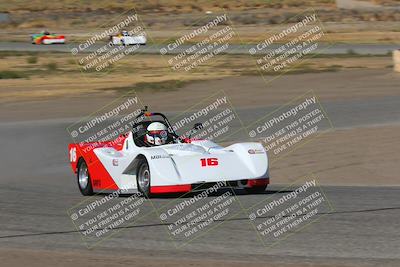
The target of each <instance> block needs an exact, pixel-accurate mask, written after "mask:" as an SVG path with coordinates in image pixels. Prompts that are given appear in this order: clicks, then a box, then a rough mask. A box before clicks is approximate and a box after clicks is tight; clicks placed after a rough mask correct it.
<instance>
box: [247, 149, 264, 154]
mask: <svg viewBox="0 0 400 267" xmlns="http://www.w3.org/2000/svg"><path fill="white" fill-rule="evenodd" d="M247 152H248V153H249V154H264V153H265V150H264V149H249V150H247Z"/></svg>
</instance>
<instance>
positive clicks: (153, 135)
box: [145, 122, 168, 146]
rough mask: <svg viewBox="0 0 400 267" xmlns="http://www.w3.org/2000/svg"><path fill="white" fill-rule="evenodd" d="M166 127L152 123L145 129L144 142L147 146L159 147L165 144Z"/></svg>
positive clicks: (159, 123) (158, 123) (166, 137)
mask: <svg viewBox="0 0 400 267" xmlns="http://www.w3.org/2000/svg"><path fill="white" fill-rule="evenodd" d="M167 139H168V133H167V127H166V126H165V125H164V124H163V123H161V122H152V123H150V125H149V126H148V127H147V133H146V139H145V141H146V142H147V143H149V144H152V145H155V146H160V145H164V144H165V143H166V142H167Z"/></svg>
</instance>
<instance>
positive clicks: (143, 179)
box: [136, 158, 151, 197]
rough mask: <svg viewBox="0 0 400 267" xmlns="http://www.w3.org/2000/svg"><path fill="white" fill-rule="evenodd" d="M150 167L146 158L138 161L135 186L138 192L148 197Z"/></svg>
mask: <svg viewBox="0 0 400 267" xmlns="http://www.w3.org/2000/svg"><path fill="white" fill-rule="evenodd" d="M150 178H151V176H150V168H149V164H148V163H147V160H146V159H144V158H143V159H141V160H140V162H139V163H138V169H137V174H136V180H137V186H138V190H139V192H141V193H142V194H143V195H144V196H145V197H150Z"/></svg>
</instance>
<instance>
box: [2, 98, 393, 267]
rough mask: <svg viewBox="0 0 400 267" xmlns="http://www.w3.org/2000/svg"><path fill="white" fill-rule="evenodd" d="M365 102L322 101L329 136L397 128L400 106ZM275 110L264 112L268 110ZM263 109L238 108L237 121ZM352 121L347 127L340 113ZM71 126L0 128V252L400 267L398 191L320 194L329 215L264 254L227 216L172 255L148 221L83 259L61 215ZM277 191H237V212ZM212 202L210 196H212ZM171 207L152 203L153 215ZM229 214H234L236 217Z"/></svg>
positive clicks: (68, 187) (71, 193)
mask: <svg viewBox="0 0 400 267" xmlns="http://www.w3.org/2000/svg"><path fill="white" fill-rule="evenodd" d="M374 101H375V102H374V106H380V107H382V108H381V109H380V110H378V112H377V111H376V110H374V109H373V108H372V107H371V103H362V102H357V101H356V100H354V102H352V105H346V106H347V107H348V109H351V108H353V110H344V106H345V104H344V103H333V102H332V103H330V102H326V103H323V105H324V106H325V107H326V109H327V111H328V113H329V114H330V116H331V119H332V121H333V123H334V125H335V126H336V127H337V128H342V127H343V128H346V127H354V126H355V124H354V123H355V121H354V120H356V121H357V122H358V126H367V125H374V124H378V123H390V124H398V123H399V122H400V121H399V118H400V116H399V113H400V111H399V110H398V108H396V107H398V106H399V104H400V98H398V97H397V98H396V97H391V98H380V99H375V100H374ZM273 108H274V107H270V109H273ZM266 111H268V110H256V109H248V110H247V109H244V110H239V111H238V112H239V115H240V116H241V117H242V119H243V120H244V121H245V122H250V121H251V118H252V117H254V116H255V114H256V116H259V115H260V114H263V113H264V112H266ZM348 112H352V113H353V114H354V115H355V117H354V116H352V117H353V118H352V119H351V118H349V117H348V116H346V114H349V113H348ZM75 120H76V119H69V118H60V119H52V120H41V121H21V122H1V123H0V147H1V156H0V170H1V174H0V176H1V179H0V203H1V204H0V214H1V216H0V225H1V228H0V248H6V247H8V248H18V249H43V250H50V251H74V252H77V253H79V252H82V251H83V252H85V253H93V254H96V253H98V254H105V255H110V253H115V254H118V255H141V256H145V257H153V256H154V255H156V256H157V257H158V256H159V257H165V258H171V259H177V258H194V259H200V260H201V259H205V258H207V259H216V260H235V259H236V260H245V261H246V260H248V261H258V262H269V263H271V262H276V263H297V262H302V263H304V262H310V263H314V264H315V263H321V264H328V263H331V264H333V265H335V264H337V265H338V266H343V265H344V264H349V265H358V264H361V265H363V266H399V265H400V254H399V251H398V248H399V247H400V232H399V230H398V229H399V218H400V198H399V189H400V188H398V187H338V186H324V187H323V190H324V192H325V193H326V197H327V199H329V201H330V202H331V203H332V206H333V208H334V210H326V211H322V212H321V213H320V214H318V215H317V216H318V217H320V216H321V219H320V220H319V221H318V222H316V223H313V224H311V225H309V226H308V227H306V228H304V229H303V230H301V231H300V232H298V233H296V234H294V235H292V236H290V237H289V238H287V239H285V240H283V241H281V242H280V243H278V244H277V245H276V246H274V247H272V248H267V247H264V246H263V245H262V244H261V243H260V241H259V240H258V237H257V235H256V233H255V230H254V228H253V227H252V226H251V225H250V223H249V220H248V219H247V215H246V214H245V213H241V212H239V210H234V211H235V212H234V214H236V215H235V216H234V217H232V218H230V219H227V220H225V221H223V223H222V224H221V225H220V226H219V227H217V228H215V229H214V230H212V231H210V232H208V233H207V234H206V235H204V236H203V237H200V238H199V239H196V240H194V241H193V242H190V243H189V244H187V245H185V246H183V247H181V248H179V249H176V248H175V246H174V244H173V242H172V241H171V239H170V237H169V236H168V234H167V232H166V227H165V225H163V223H162V222H161V221H160V219H159V218H158V217H157V215H156V214H155V213H154V212H152V206H151V205H149V202H147V204H146V205H145V206H144V208H145V210H146V211H149V212H151V213H150V214H151V215H150V216H149V217H148V218H147V219H146V220H145V221H144V222H141V223H139V224H138V225H135V226H133V227H128V228H126V229H122V231H121V232H119V233H118V234H116V235H115V236H113V237H112V238H110V239H107V240H106V241H104V242H102V243H100V244H99V245H97V246H96V247H95V248H94V249H92V250H88V249H87V248H86V246H85V244H84V243H83V242H82V239H81V237H80V234H79V233H78V232H77V231H76V228H74V226H73V224H72V222H71V220H70V219H69V217H68V215H67V209H69V208H71V207H72V206H73V205H76V204H77V203H78V202H80V201H82V200H83V199H85V198H84V197H82V196H81V195H80V193H79V192H78V190H77V186H76V181H75V179H74V176H73V175H72V173H71V170H70V168H69V166H68V158H67V151H66V146H67V144H68V143H69V142H70V139H69V137H68V135H67V133H66V131H65V128H66V127H67V126H68V125H69V124H70V123H71V122H73V121H75ZM280 189H282V186H279V185H273V186H271V187H270V188H269V190H268V191H267V192H266V193H263V194H253V195H245V194H242V192H241V191H240V190H238V191H236V193H237V194H238V196H237V197H238V199H239V200H240V201H241V203H243V205H251V204H252V203H256V202H258V201H260V200H263V199H265V198H266V197H273V198H277V197H279V196H281V195H282V194H283V193H279V192H278V191H279V190H280ZM214 197H216V196H214ZM172 200H173V198H168V197H164V198H155V199H153V200H152V203H153V205H154V206H156V207H158V206H159V205H163V204H166V203H168V202H170V201H172ZM236 211H237V212H236Z"/></svg>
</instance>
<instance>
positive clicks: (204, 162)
mask: <svg viewBox="0 0 400 267" xmlns="http://www.w3.org/2000/svg"><path fill="white" fill-rule="evenodd" d="M200 162H201V167H207V166H217V165H218V159H217V158H206V159H200Z"/></svg>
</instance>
